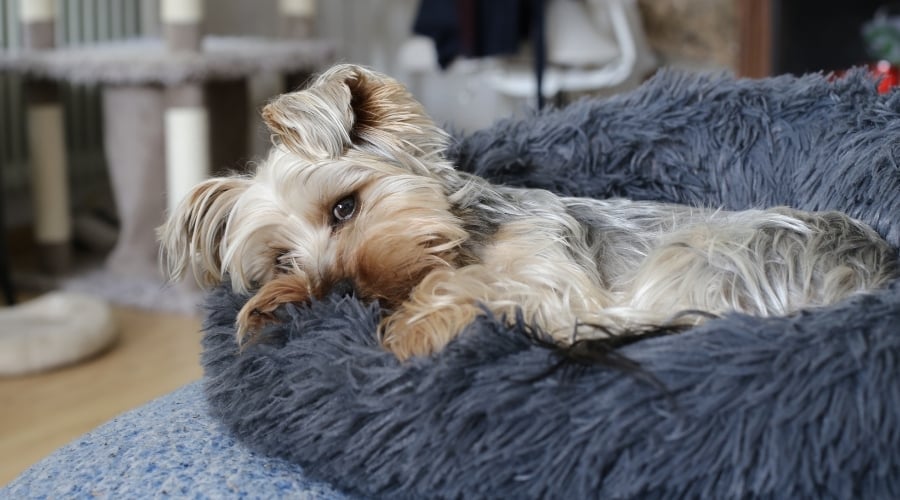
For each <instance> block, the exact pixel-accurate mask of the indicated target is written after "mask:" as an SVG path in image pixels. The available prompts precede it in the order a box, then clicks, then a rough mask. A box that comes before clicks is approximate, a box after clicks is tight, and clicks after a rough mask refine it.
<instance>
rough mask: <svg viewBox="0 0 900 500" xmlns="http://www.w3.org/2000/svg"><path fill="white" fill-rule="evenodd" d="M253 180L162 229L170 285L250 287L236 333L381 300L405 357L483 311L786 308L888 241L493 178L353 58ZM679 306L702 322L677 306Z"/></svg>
mask: <svg viewBox="0 0 900 500" xmlns="http://www.w3.org/2000/svg"><path fill="white" fill-rule="evenodd" d="M262 115H263V119H264V121H265V122H266V124H267V125H268V127H269V129H270V130H271V132H272V135H273V143H274V145H273V147H272V149H271V152H270V153H269V155H268V157H267V158H266V159H265V160H264V161H263V162H262V163H261V164H260V165H259V166H258V168H257V169H256V171H255V173H253V174H252V175H234V176H230V177H222V178H213V179H209V180H207V181H205V182H203V183H201V184H199V185H197V186H196V187H195V188H193V190H192V191H191V192H190V193H189V194H188V195H187V196H186V197H185V199H184V200H182V201H181V203H180V205H179V206H178V207H177V208H176V209H175V210H174V211H173V213H171V214H170V215H169V217H168V220H167V221H166V223H165V224H164V225H163V226H162V227H161V228H160V229H159V235H160V240H161V248H162V252H163V263H164V267H165V268H166V272H167V273H168V275H169V276H170V277H172V278H173V279H174V278H179V277H181V276H183V275H185V274H187V273H189V272H192V273H193V274H194V276H195V278H196V279H197V281H198V282H199V283H200V284H201V285H203V286H206V287H210V286H214V285H216V284H218V283H220V282H221V281H222V280H226V279H227V280H230V282H231V284H232V287H233V290H235V291H237V292H241V293H247V294H251V296H250V298H249V300H248V301H247V303H246V305H244V306H243V308H242V309H241V311H240V313H239V314H238V317H237V318H236V326H237V341H238V344H239V345H244V344H245V343H246V342H247V341H249V340H250V339H253V338H256V336H257V335H258V332H259V331H260V330H261V328H262V327H263V326H265V325H266V324H267V323H271V322H274V321H276V315H275V312H276V310H277V309H278V308H279V306H281V305H283V304H287V303H306V302H309V301H310V300H312V299H318V298H322V297H325V296H326V295H329V294H332V293H338V294H342V295H349V294H353V295H355V296H356V297H357V298H359V299H361V300H366V301H378V303H379V304H380V306H381V308H382V310H383V311H384V313H383V317H382V320H381V323H380V325H379V330H378V332H377V333H378V335H379V339H380V341H381V343H382V345H383V346H384V347H385V348H386V349H388V350H389V351H391V352H393V353H394V354H395V355H396V356H397V357H398V358H400V359H401V360H405V359H408V358H410V357H412V356H423V355H429V354H432V353H435V352H438V351H440V350H441V349H442V348H443V347H444V346H446V344H447V343H448V342H449V341H450V340H451V339H453V338H454V337H456V336H457V335H459V334H460V332H462V331H463V330H464V328H465V327H466V325H468V324H469V323H471V322H472V321H473V320H474V319H476V318H477V317H478V316H480V315H483V314H493V315H494V316H495V317H497V318H505V319H506V321H507V322H514V321H519V320H524V321H525V322H527V323H528V324H530V325H532V326H533V327H535V328H536V329H537V330H539V331H541V332H543V333H544V334H545V335H547V336H549V338H551V339H552V341H553V342H554V343H556V344H558V345H562V346H564V345H571V344H572V343H573V342H576V341H578V339H583V338H592V337H601V338H602V337H605V336H610V335H639V334H640V333H641V332H642V331H646V329H647V328H648V326H651V325H652V326H659V325H669V326H682V327H690V326H693V325H695V324H698V323H700V322H702V321H705V320H706V319H707V318H708V317H710V316H712V315H720V314H723V313H727V312H729V311H737V312H741V313H746V314H752V315H759V316H781V315H788V314H791V313H794V312H797V311H799V310H800V309H803V308H809V307H816V306H824V305H827V304H832V303H834V302H836V301H839V300H842V299H844V298H846V297H848V296H851V295H853V294H858V293H862V292H865V291H868V290H873V289H876V288H878V287H881V286H882V285H885V284H886V283H887V282H889V281H890V280H892V279H894V278H895V277H896V276H897V275H898V263H897V252H896V250H894V249H892V248H891V247H890V245H888V243H887V242H885V241H884V240H883V239H882V238H880V237H879V235H878V234H877V233H876V232H875V231H873V230H872V229H870V228H869V227H867V226H865V225H864V224H862V223H860V222H858V221H856V220H853V219H851V218H850V217H848V216H846V215H843V214H841V213H837V212H823V213H811V212H802V211H798V210H793V209H790V208H785V207H779V208H772V209H767V210H747V211H737V212H730V211H724V210H715V209H711V208H702V207H689V206H683V205H676V204H667V203H656V202H649V201H632V200H627V199H608V200H595V199H586V198H573V197H560V196H557V195H555V194H553V193H550V192H548V191H544V190H537V189H522V188H513V187H505V186H497V185H492V184H490V183H489V182H487V181H486V180H484V179H482V178H479V177H477V176H474V175H470V174H468V173H464V172H461V171H458V170H456V169H455V168H454V167H453V165H451V163H450V162H448V160H447V159H446V158H445V156H444V153H445V151H446V149H447V147H448V144H449V141H450V137H449V135H448V134H447V133H446V132H445V131H444V130H442V129H441V128H439V127H438V126H437V125H435V123H434V122H433V121H432V120H431V119H430V118H429V117H428V115H427V114H426V113H425V111H424V109H423V107H422V105H421V104H420V103H418V102H417V101H416V100H415V99H414V98H413V97H412V96H411V94H410V93H409V92H408V91H407V90H406V88H404V87H403V85H401V84H400V83H398V82H397V81H395V80H393V79H391V78H390V77H388V76H385V75H383V74H379V73H377V72H374V71H371V70H369V69H366V68H363V67H360V66H355V65H339V66H335V67H333V68H332V69H330V70H328V71H326V72H324V73H323V74H321V75H320V76H319V77H318V78H316V79H315V80H314V81H313V82H312V83H311V85H309V86H308V87H307V88H306V89H304V90H300V91H296V92H292V93H287V94H284V95H282V96H279V97H277V98H276V99H274V100H273V101H271V102H270V103H269V104H267V105H266V106H265V108H264V109H263V112H262ZM692 311H698V312H702V314H689V313H690V312H692Z"/></svg>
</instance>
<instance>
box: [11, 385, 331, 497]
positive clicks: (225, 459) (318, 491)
mask: <svg viewBox="0 0 900 500" xmlns="http://www.w3.org/2000/svg"><path fill="white" fill-rule="evenodd" d="M165 497H173V498H307V499H339V498H346V497H345V496H343V495H341V494H339V493H338V492H336V491H335V490H334V489H332V488H331V487H329V486H328V485H327V484H324V483H321V482H317V481H312V480H309V479H306V477H305V476H304V474H303V470H302V469H301V468H300V466H298V465H295V464H291V463H288V462H285V461H283V460H279V459H273V458H267V457H264V456H261V455H258V454H256V453H253V452H251V451H249V450H247V449H246V448H245V447H243V446H242V445H241V444H239V443H237V442H235V440H234V438H232V437H231V436H230V435H229V434H227V433H226V432H223V430H222V429H221V428H220V426H219V424H218V423H217V422H215V421H213V420H212V419H211V418H210V417H209V415H208V412H207V409H206V404H205V403H204V398H203V394H202V389H201V386H200V384H198V383H195V384H191V385H187V386H185V387H183V388H181V389H179V390H177V391H175V392H173V393H171V394H169V395H168V396H166V397H163V398H161V399H158V400H156V401H154V402H152V403H149V404H147V405H145V406H143V407H141V408H138V409H136V410H132V411H130V412H128V413H125V414H123V415H121V416H119V417H116V418H114V419H113V420H111V421H109V422H108V423H106V424H104V425H102V426H100V427H98V428H97V429H95V430H93V431H91V432H89V433H88V434H85V435H84V436H82V437H80V438H78V439H77V440H75V441H73V442H72V443H70V444H68V445H67V446H64V447H63V448H60V449H59V450H58V451H56V452H55V453H53V454H52V455H50V456H49V457H47V458H45V459H44V460H42V461H40V462H38V463H37V464H35V465H34V466H32V467H31V468H30V469H28V470H27V471H25V472H24V473H23V474H22V475H20V476H19V477H18V478H16V479H15V480H13V481H12V482H11V483H10V484H8V485H7V486H6V487H4V488H3V489H2V490H0V498H4V499H6V498H9V499H26V498H165Z"/></svg>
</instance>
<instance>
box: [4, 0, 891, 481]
mask: <svg viewBox="0 0 900 500" xmlns="http://www.w3.org/2000/svg"><path fill="white" fill-rule="evenodd" d="M897 15H898V10H897V9H896V8H895V7H894V6H893V5H891V4H888V3H886V2H882V1H876V0H859V1H856V2H846V1H837V0H816V1H813V0H495V1H490V2H488V1H484V2H477V1H475V0H329V1H327V2H325V1H322V0H320V1H315V0H253V1H251V0H215V1H212V0H208V1H206V2H203V1H202V0H0V222H2V226H0V227H2V229H3V230H2V231H0V288H2V293H3V299H4V305H2V306H0V484H4V483H6V482H8V481H9V480H11V479H12V478H13V477H15V476H16V475H17V474H18V473H19V472H21V471H22V470H23V469H24V468H25V467H27V466H29V465H30V464H32V463H34V462H35V461H37V460H39V459H40V458H41V457H42V456H45V455H46V454H48V453H50V452H51V451H53V450H54V449H55V448H57V447H59V446H61V445H63V444H65V443H66V442H68V441H70V440H71V439H73V438H75V437H77V436H78V435H80V434H82V433H84V432H86V431H88V430H90V429H91V428H93V427H95V426H97V425H99V424H100V423H102V422H104V421H106V420H108V419H109V418H111V417H113V416H115V415H116V414H118V413H121V412H122V411H126V410H128V409H130V408H134V407H136V406H139V405H140V404H142V403H145V402H147V401H149V400H151V399H152V398H154V397H158V396H161V395H163V394H165V393H167V392H169V391H171V390H173V389H175V388H177V387H179V386H180V385H183V384H185V383H188V382H190V381H193V380H197V379H199V378H200V377H201V369H200V365H199V353H200V345H199V342H200V338H201V334H200V328H201V319H202V317H201V316H202V315H201V308H200V307H199V304H200V303H201V302H202V296H201V293H200V292H199V291H198V290H197V289H196V288H195V287H194V286H192V285H191V284H189V283H166V282H165V280H163V278H162V277H161V276H160V273H159V271H158V266H157V262H156V261H157V253H158V249H157V246H156V243H155V233H154V228H155V227H156V226H157V225H159V224H160V223H161V222H162V220H163V217H164V214H165V212H166V210H167V209H170V208H171V206H172V204H173V203H174V202H176V201H177V200H178V199H179V198H180V196H181V195H183V194H184V192H185V191H186V190H187V189H188V188H189V187H190V186H191V185H192V184H193V183H195V182H197V181H199V180H201V179H203V178H204V177H206V176H209V175H214V174H217V173H222V172H226V171H242V170H244V169H246V168H248V167H247V165H248V164H250V165H252V162H253V161H255V160H257V159H259V158H260V157H262V156H263V154H264V153H265V151H266V149H267V148H268V145H269V137H268V133H267V132H266V131H265V129H264V127H263V126H262V124H261V122H260V120H259V118H258V115H259V110H260V109H261V107H262V106H263V105H264V104H265V102H266V101H267V100H268V99H270V98H272V97H273V96H275V95H277V94H279V93H281V92H284V91H287V90H290V89H293V88H296V87H297V86H298V85H300V84H302V83H303V82H304V81H305V80H306V79H307V78H309V77H310V75H313V74H315V73H316V72H318V71H321V70H323V69H325V68H327V67H329V66H330V65H332V64H334V63H338V62H353V63H358V64H364V65H367V66H370V67H372V68H373V69H376V70H378V71H382V72H385V73H388V74H390V75H392V76H394V77H395V78H397V79H399V80H400V81H402V82H404V83H405V84H406V85H407V86H408V87H409V88H410V90H411V91H412V92H413V93H414V94H415V95H416V97H417V98H418V99H419V100H421V101H422V102H423V104H424V105H425V108H426V109H427V110H428V112H429V113H430V114H431V115H432V117H433V118H434V119H435V121H436V122H438V123H439V124H442V125H444V126H445V127H446V128H448V129H449V130H451V131H453V132H454V133H455V134H464V133H467V132H471V131H474V130H477V129H479V128H483V127H487V126H489V125H490V124H491V123H493V122H494V121H496V120H498V119H503V118H508V117H527V114H528V113H530V112H531V111H532V110H534V109H536V108H538V107H541V106H543V107H551V108H552V107H558V106H564V105H566V103H568V102H571V101H572V100H574V99H578V98H581V97H585V96H592V97H598V98H604V97H607V96H611V95H614V94H616V93H619V92H625V91H628V90H630V89H633V88H634V87H636V86H638V85H640V84H641V82H643V81H645V80H646V79H647V78H650V77H652V75H653V73H654V72H656V71H659V70H660V69H661V68H674V69H676V70H680V71H700V72H729V73H733V74H735V75H737V76H739V77H749V78H759V77H765V76H769V75H777V74H783V73H793V74H803V73H806V72H811V71H825V72H834V74H835V75H840V73H841V72H843V71H845V70H847V69H849V68H851V67H856V66H864V67H866V68H868V69H869V71H871V72H872V73H873V77H875V78H880V81H881V82H882V87H881V89H882V90H883V91H888V90H889V88H890V87H891V86H892V85H893V84H894V83H896V81H897V73H896V69H895V63H897V62H900V35H898V33H900V21H898V19H900V18H898V17H896V16H897Z"/></svg>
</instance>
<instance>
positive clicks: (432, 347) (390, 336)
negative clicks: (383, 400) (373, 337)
mask: <svg viewBox="0 0 900 500" xmlns="http://www.w3.org/2000/svg"><path fill="white" fill-rule="evenodd" d="M472 271H473V270H472V269H465V270H460V269H442V270H438V271H434V272H432V273H431V274H429V275H428V276H427V277H426V278H425V279H424V280H422V282H421V283H420V284H419V285H418V286H417V287H416V288H415V289H414V290H413V292H412V294H411V295H410V297H409V299H408V300H407V301H406V302H404V303H403V304H402V305H400V307H399V308H398V309H397V310H396V311H394V312H393V313H392V314H390V315H389V316H386V317H385V318H384V319H383V320H382V322H381V326H380V335H381V342H382V344H383V345H384V347H385V348H387V349H388V350H389V351H391V352H393V353H394V354H395V355H396V356H397V357H398V358H400V359H401V360H405V359H408V358H410V357H413V356H426V355H429V354H432V353H434V352H437V351H439V350H441V349H442V348H443V347H444V346H445V345H447V343H448V342H450V340H452V339H453V338H454V337H456V336H457V335H459V334H460V332H462V330H463V329H464V328H465V327H466V326H467V325H468V324H469V323H471V322H472V321H473V320H474V319H475V318H476V317H477V316H478V315H479V314H483V312H484V311H483V309H482V304H483V305H486V306H488V307H489V308H490V306H491V303H492V301H491V294H492V293H491V292H492V289H491V286H490V284H489V283H488V282H486V281H485V280H484V279H483V275H482V276H479V273H477V272H472Z"/></svg>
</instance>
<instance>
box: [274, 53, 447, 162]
mask: <svg viewBox="0 0 900 500" xmlns="http://www.w3.org/2000/svg"><path fill="white" fill-rule="evenodd" d="M262 116H263V119H264V120H265V122H266V124H267V125H268V126H269V129H270V130H271V131H272V133H273V134H274V135H275V139H276V141H277V142H280V143H281V144H283V145H284V146H286V147H287V148H288V149H289V150H291V152H293V153H294V154H297V155H300V156H303V157H306V158H309V159H311V160H322V159H325V160H328V159H336V158H338V157H340V156H343V155H344V153H345V152H346V151H347V150H348V149H349V148H358V149H360V150H363V151H366V152H370V153H374V154H378V155H384V156H387V157H394V156H397V155H398V154H408V155H412V156H414V157H417V158H421V159H425V158H430V157H431V156H432V155H435V154H440V153H441V152H443V150H444V149H445V148H446V144H447V137H448V136H447V134H446V132H444V131H443V130H441V129H440V128H439V127H437V126H436V125H435V124H434V122H433V121H432V120H431V118H429V117H428V115H427V114H426V113H425V110H424V109H423V108H422V105H421V104H420V103H419V102H418V101H416V100H415V99H414V98H413V96H412V95H411V94H410V93H409V91H408V90H407V89H406V88H405V87H404V86H403V85H402V84H400V83H399V82H397V81H396V80H394V79H392V78H390V77H388V76H386V75H382V74H380V73H376V72H374V71H371V70H368V69H365V68H363V67H360V66H355V65H349V64H347V65H339V66H335V67H334V68H332V69H330V70H329V71H327V72H326V73H324V74H322V75H321V76H319V77H318V78H317V79H316V80H315V81H314V82H313V83H312V84H311V85H310V86H309V87H308V88H306V89H305V90H301V91H297V92H291V93H288V94H284V95H282V96H280V97H278V98H276V99H275V100H273V101H272V102H270V103H269V104H268V105H267V106H266V107H265V108H264V109H263V112H262Z"/></svg>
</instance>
